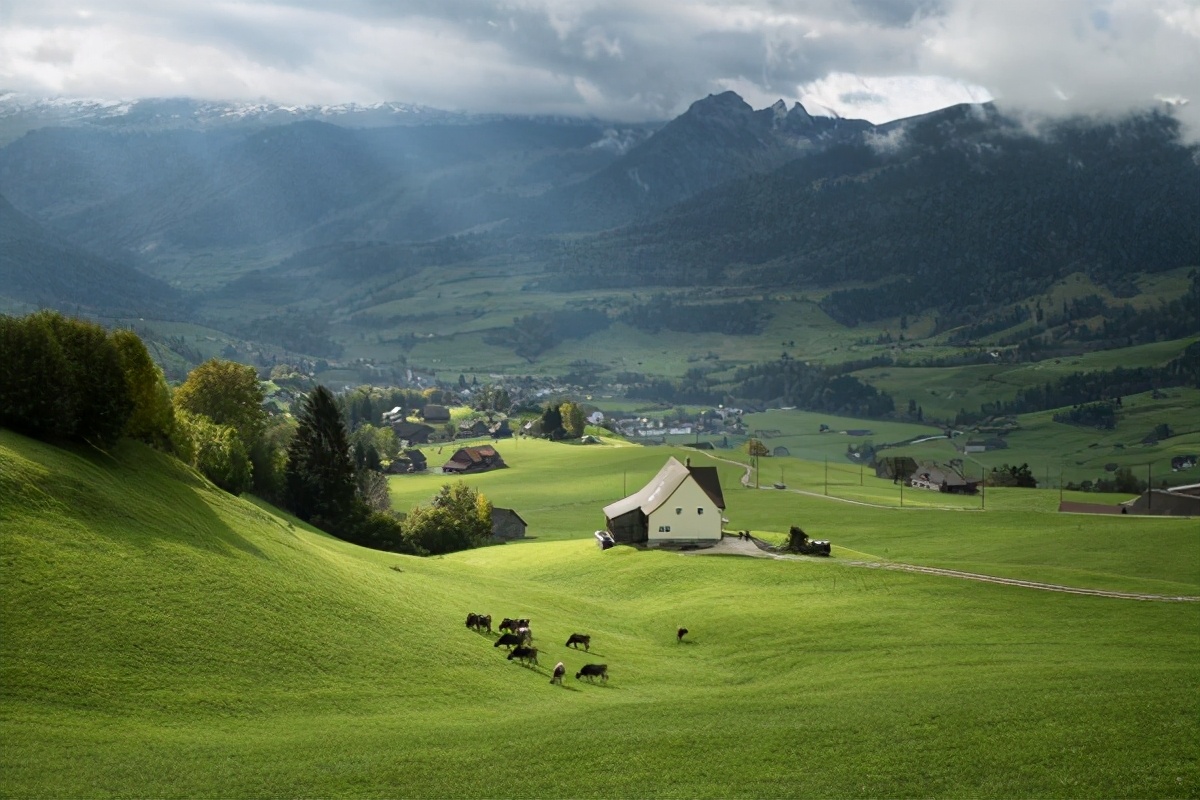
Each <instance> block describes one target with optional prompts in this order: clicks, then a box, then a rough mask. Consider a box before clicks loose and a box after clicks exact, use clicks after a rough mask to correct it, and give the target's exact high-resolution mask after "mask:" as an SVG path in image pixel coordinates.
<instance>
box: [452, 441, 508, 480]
mask: <svg viewBox="0 0 1200 800" xmlns="http://www.w3.org/2000/svg"><path fill="white" fill-rule="evenodd" d="M503 466H505V463H504V459H503V458H501V457H500V453H499V452H497V451H496V448H494V447H492V446H490V445H484V446H483V447H460V448H459V449H458V450H456V451H455V453H454V455H452V456H450V460H449V461H447V462H446V463H445V464H443V465H442V472H449V473H456V474H462V473H466V472H486V471H488V470H490V469H499V468H500V467H503Z"/></svg>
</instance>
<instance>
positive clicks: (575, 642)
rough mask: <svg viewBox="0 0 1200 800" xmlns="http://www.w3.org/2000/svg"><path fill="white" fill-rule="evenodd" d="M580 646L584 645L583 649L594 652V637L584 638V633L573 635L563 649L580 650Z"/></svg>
mask: <svg viewBox="0 0 1200 800" xmlns="http://www.w3.org/2000/svg"><path fill="white" fill-rule="evenodd" d="M579 645H583V649H584V650H587V651H588V652H589V653H590V652H591V651H592V637H591V636H584V635H583V634H582V633H572V634H571V638H570V639H567V643H566V644H564V645H563V647H574V648H575V649H576V650H578V649H579Z"/></svg>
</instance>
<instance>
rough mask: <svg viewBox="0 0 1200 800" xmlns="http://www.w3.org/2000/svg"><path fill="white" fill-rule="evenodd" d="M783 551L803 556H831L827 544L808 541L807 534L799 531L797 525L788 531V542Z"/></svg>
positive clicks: (816, 540) (825, 542)
mask: <svg viewBox="0 0 1200 800" xmlns="http://www.w3.org/2000/svg"><path fill="white" fill-rule="evenodd" d="M783 549H784V550H787V551H788V552H791V553H799V554H800V555H804V556H828V555H831V554H832V548H831V547H830V545H829V542H827V541H824V540H819V539H810V538H809V537H808V534H807V533H805V532H804V531H802V530H801V529H800V526H799V525H793V526H792V527H791V530H789V531H788V541H787V544H786V545H784V547H783Z"/></svg>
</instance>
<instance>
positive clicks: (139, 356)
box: [112, 329, 175, 450]
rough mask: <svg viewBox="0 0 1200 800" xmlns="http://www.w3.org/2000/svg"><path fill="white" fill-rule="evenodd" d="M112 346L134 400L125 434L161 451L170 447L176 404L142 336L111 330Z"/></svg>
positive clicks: (128, 331)
mask: <svg viewBox="0 0 1200 800" xmlns="http://www.w3.org/2000/svg"><path fill="white" fill-rule="evenodd" d="M112 341H113V345H114V346H115V347H116V349H117V353H118V354H119V355H120V358H121V367H122V370H123V371H124V374H125V383H126V385H127V386H128V387H129V396H130V399H132V400H133V412H132V413H131V414H130V416H129V420H128V421H127V422H126V423H125V435H126V436H128V437H129V438H131V439H137V440H139V441H142V442H145V443H146V444H149V445H153V446H154V447H157V448H158V449H160V450H170V449H171V437H172V434H173V432H174V430H175V407H174V405H172V403H171V387H170V386H168V385H167V379H166V377H165V376H164V375H163V372H162V370H161V369H160V368H159V366H158V365H157V364H155V363H154V360H153V359H151V358H150V353H149V352H147V350H146V345H145V344H143V343H142V340H141V338H140V337H139V336H138V335H137V334H136V333H134V332H133V331H130V330H124V329H121V330H116V331H113V333H112Z"/></svg>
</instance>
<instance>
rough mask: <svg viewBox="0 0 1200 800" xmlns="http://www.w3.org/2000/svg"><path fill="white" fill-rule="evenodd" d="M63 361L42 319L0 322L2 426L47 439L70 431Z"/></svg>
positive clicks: (60, 349) (3, 319)
mask: <svg viewBox="0 0 1200 800" xmlns="http://www.w3.org/2000/svg"><path fill="white" fill-rule="evenodd" d="M68 377H69V370H68V366H67V356H66V353H65V352H64V351H63V347H62V345H61V344H59V341H58V338H57V337H56V336H55V335H54V331H53V329H52V328H51V327H50V322H49V319H48V318H47V315H45V314H33V315H30V316H28V317H24V318H21V319H17V318H14V317H3V316H0V425H4V426H5V427H9V428H12V429H14V430H19V431H22V432H24V433H27V434H29V435H30V436H35V437H38V438H47V437H51V436H62V435H65V434H66V433H67V431H68V428H69V424H68V419H67V417H68V414H69V413H70V411H71V407H72V398H71V395H70V386H69V381H68Z"/></svg>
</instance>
